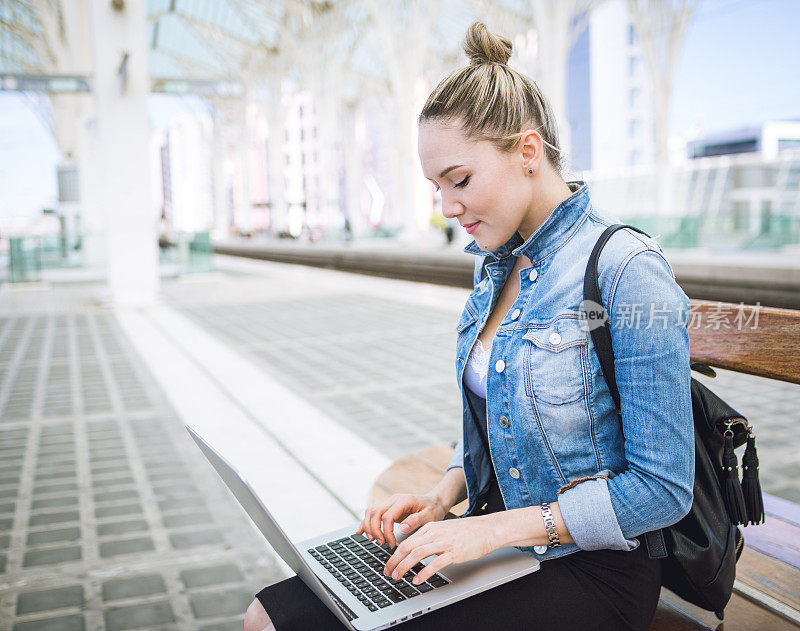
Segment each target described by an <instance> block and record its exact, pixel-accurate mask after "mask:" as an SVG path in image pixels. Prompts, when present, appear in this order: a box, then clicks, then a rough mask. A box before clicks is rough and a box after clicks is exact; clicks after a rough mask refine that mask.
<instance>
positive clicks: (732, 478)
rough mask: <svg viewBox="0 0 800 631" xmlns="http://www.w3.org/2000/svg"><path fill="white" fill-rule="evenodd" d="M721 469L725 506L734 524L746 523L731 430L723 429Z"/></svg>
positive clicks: (745, 509)
mask: <svg viewBox="0 0 800 631" xmlns="http://www.w3.org/2000/svg"><path fill="white" fill-rule="evenodd" d="M722 469H723V476H724V478H725V481H724V484H723V487H722V492H723V496H724V498H725V507H726V508H727V509H728V515H729V516H730V518H731V521H732V522H733V524H734V525H738V524H742V525H744V524H746V523H747V508H746V506H745V503H744V495H743V494H742V485H741V484H740V483H739V467H738V461H737V460H736V452H734V451H733V431H731V430H730V429H728V430H726V431H725V449H724V450H723V452H722Z"/></svg>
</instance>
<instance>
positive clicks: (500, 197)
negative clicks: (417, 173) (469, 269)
mask: <svg viewBox="0 0 800 631" xmlns="http://www.w3.org/2000/svg"><path fill="white" fill-rule="evenodd" d="M418 150H419V159H420V162H421V163H422V172H423V174H424V175H425V177H426V178H427V179H429V180H430V181H431V182H433V183H434V185H435V186H436V188H437V190H440V191H441V195H442V214H443V215H444V216H445V217H448V218H450V217H455V218H456V219H457V220H458V222H459V223H460V224H461V225H462V226H465V227H466V228H469V230H467V232H469V233H470V235H471V236H472V238H473V239H475V242H476V243H477V244H478V247H480V248H481V249H482V250H484V251H487V252H488V251H491V250H494V249H496V248H498V247H500V246H501V245H503V244H504V243H506V242H507V241H508V240H509V239H510V238H511V237H512V236H513V235H514V232H516V231H517V230H518V229H519V228H520V225H521V224H522V223H523V222H524V220H525V217H526V215H527V214H528V213H529V211H530V194H531V190H530V181H529V180H528V179H526V178H525V168H524V164H523V156H522V153H521V152H520V153H517V152H512V153H503V152H500V151H498V150H497V149H496V148H495V146H494V145H493V144H492V143H491V142H489V141H487V140H480V141H470V140H467V138H466V137H465V136H464V133H463V132H462V131H461V129H460V127H458V126H451V125H447V124H444V123H441V122H435V121H425V122H423V123H421V124H420V126H419V138H418ZM452 167H455V168H452ZM471 224H473V225H472V226H471Z"/></svg>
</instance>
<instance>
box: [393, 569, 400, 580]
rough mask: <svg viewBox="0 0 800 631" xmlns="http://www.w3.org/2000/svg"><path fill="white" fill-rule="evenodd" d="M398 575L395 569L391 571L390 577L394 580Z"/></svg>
mask: <svg viewBox="0 0 800 631" xmlns="http://www.w3.org/2000/svg"><path fill="white" fill-rule="evenodd" d="M398 576H399V574H398V573H397V570H395V571H394V572H392V578H393V579H394V580H397V577H398Z"/></svg>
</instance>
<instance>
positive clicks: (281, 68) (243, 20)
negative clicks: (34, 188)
mask: <svg viewBox="0 0 800 631" xmlns="http://www.w3.org/2000/svg"><path fill="white" fill-rule="evenodd" d="M92 1H100V2H103V1H105V2H110V0H92ZM145 2H146V8H147V46H148V51H149V52H148V55H149V56H148V67H149V72H150V76H151V77H153V78H168V79H187V80H189V79H196V80H197V79H237V80H243V81H245V82H258V81H259V79H261V78H263V77H265V76H266V75H268V74H270V73H274V72H281V74H283V75H285V76H289V77H291V76H292V74H294V73H298V72H300V71H299V68H301V67H303V64H305V65H306V67H307V66H308V65H315V64H316V65H317V66H319V65H320V64H329V63H331V62H332V61H335V60H337V59H338V60H339V61H340V62H341V63H343V65H344V67H346V69H347V71H348V72H349V73H352V77H353V79H355V80H353V81H352V84H353V85H354V86H355V88H356V89H357V88H358V87H359V86H358V84H359V83H360V80H361V79H363V80H365V81H370V82H381V81H384V80H385V78H386V74H387V64H386V62H385V59H383V55H382V51H383V50H384V48H385V47H383V42H382V38H381V33H380V29H379V28H377V26H376V25H375V23H374V21H372V19H371V14H370V8H369V3H370V2H374V5H373V6H374V7H377V9H378V10H379V11H380V13H381V16H382V17H383V18H388V19H389V20H390V21H391V26H392V27H393V29H394V32H395V33H397V34H398V35H399V36H400V37H404V36H405V33H408V32H409V29H414V28H415V26H416V24H415V20H419V19H420V18H421V17H422V16H424V15H426V14H430V12H431V11H432V10H433V7H434V6H437V7H438V9H437V10H438V13H436V16H435V18H433V20H432V21H433V24H432V28H431V31H430V33H431V34H430V41H429V43H428V54H429V55H430V57H431V59H435V60H437V61H438V62H439V63H440V64H444V65H446V66H450V67H454V66H455V65H458V64H463V63H465V62H466V59H465V58H464V55H463V52H462V51H461V41H462V39H463V37H464V34H465V33H466V30H467V28H468V26H469V25H470V23H471V22H472V21H474V20H475V19H480V18H479V13H481V14H485V13H486V12H489V11H493V12H494V14H495V15H504V16H505V18H506V20H508V18H509V16H512V20H513V16H514V15H517V16H519V17H523V16H526V14H527V13H528V12H529V10H530V0H472V1H471V2H468V1H465V0H445V1H444V2H441V3H436V4H434V3H432V2H431V3H429V2H427V1H426V0H145ZM76 5H77V3H74V4H73V3H72V2H70V1H69V0H49V1H48V0H41V1H40V2H34V1H33V0H6V1H5V2H0V73H16V74H49V75H52V74H77V75H81V74H88V70H87V69H86V68H80V67H79V65H80V64H78V63H77V62H75V60H77V59H81V55H79V54H77V53H76V52H75V51H76V50H77V47H78V46H79V45H80V43H79V42H78V41H76V40H77V39H78V38H76V37H75V36H72V38H71V39H72V40H73V41H70V36H71V35H72V33H74V32H75V29H74V28H72V29H71V28H70V24H74V23H75V22H76V21H75V20H74V19H72V20H71V19H70V16H69V15H67V14H66V11H70V10H74V7H75V6H76ZM509 23H512V22H509ZM509 34H510V33H509ZM82 58H83V59H86V56H85V55H84V56H83V57H82ZM298 62H302V63H298ZM295 78H297V79H298V80H299V81H302V78H301V77H300V76H299V75H298V76H297V77H295Z"/></svg>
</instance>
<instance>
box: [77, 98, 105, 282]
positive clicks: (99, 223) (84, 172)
mask: <svg viewBox="0 0 800 631" xmlns="http://www.w3.org/2000/svg"><path fill="white" fill-rule="evenodd" d="M76 125H77V126H78V133H77V147H76V158H77V162H78V187H79V189H80V205H79V213H80V226H79V230H80V234H81V249H82V251H83V264H84V266H85V267H87V268H90V269H103V270H106V269H107V267H108V243H107V240H106V233H107V221H106V219H107V215H106V208H105V207H104V206H103V194H102V192H101V190H100V184H99V183H100V181H101V179H102V175H101V172H100V170H99V166H98V141H99V138H98V131H97V117H96V116H95V115H94V107H93V106H92V104H87V106H86V108H84V113H83V114H82V115H81V116H80V117H79V118H78V120H77V121H76Z"/></svg>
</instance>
